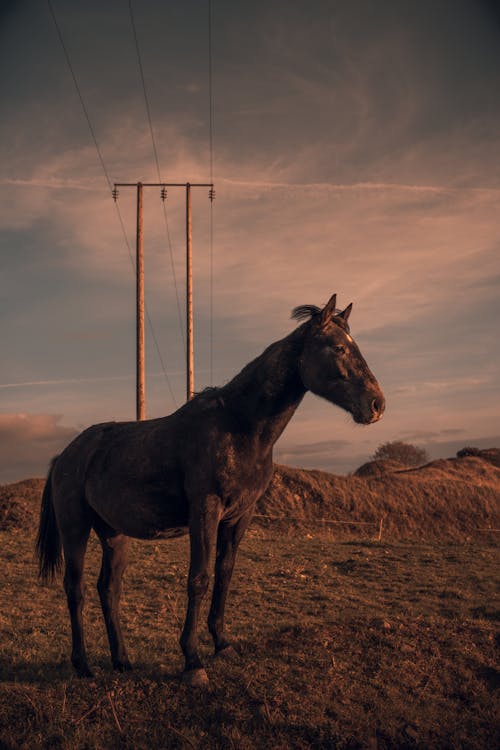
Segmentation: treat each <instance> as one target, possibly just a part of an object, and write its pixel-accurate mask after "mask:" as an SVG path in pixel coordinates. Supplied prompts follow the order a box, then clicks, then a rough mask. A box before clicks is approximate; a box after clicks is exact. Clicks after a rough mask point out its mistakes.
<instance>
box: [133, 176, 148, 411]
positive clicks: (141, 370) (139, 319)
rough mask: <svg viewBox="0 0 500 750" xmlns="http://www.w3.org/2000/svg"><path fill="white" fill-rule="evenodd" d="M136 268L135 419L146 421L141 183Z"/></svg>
mask: <svg viewBox="0 0 500 750" xmlns="http://www.w3.org/2000/svg"><path fill="white" fill-rule="evenodd" d="M135 250H136V253H135V267H136V304H137V313H136V346H137V376H136V419H137V420H138V421H140V420H142V419H146V382H145V372H146V369H145V364H144V341H145V337H144V240H143V231H142V183H141V182H138V183H137V236H136V246H135Z"/></svg>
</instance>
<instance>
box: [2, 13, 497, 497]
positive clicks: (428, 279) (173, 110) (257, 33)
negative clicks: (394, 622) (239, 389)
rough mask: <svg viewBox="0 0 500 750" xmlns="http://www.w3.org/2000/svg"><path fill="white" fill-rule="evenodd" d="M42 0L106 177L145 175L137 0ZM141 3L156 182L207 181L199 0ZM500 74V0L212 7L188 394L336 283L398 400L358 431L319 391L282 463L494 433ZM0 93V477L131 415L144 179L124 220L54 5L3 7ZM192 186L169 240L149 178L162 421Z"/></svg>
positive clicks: (389, 393) (342, 468)
mask: <svg viewBox="0 0 500 750" xmlns="http://www.w3.org/2000/svg"><path fill="white" fill-rule="evenodd" d="M52 7H53V10H54V12H55V15H56V18H57V22H58V24H59V28H60V31H61V34H62V37H63V40H64V44H65V46H66V50H67V52H68V55H69V58H70V61H71V65H72V68H73V71H74V74H75V77H76V80H77V83H78V86H79V89H80V92H81V96H82V98H83V101H84V103H85V107H86V110H87V113H88V116H89V119H90V122H91V125H92V129H93V133H94V135H95V138H96V140H97V143H98V145H99V149H100V152H101V155H102V158H103V161H104V166H105V169H106V172H107V173H108V176H109V178H110V181H111V182H112V183H114V182H137V181H138V180H141V181H143V182H156V181H157V180H158V172H157V168H156V163H155V159H154V151H153V146H152V139H151V133H150V129H149V125H148V119H147V110H146V106H145V100H144V94H143V89H142V85H141V77H140V69H139V66H138V60H137V51H136V46H135V42H134V35H133V29H132V25H131V18H130V12H129V3H128V1H127V0H107V2H106V3H101V2H97V1H96V0H87V2H85V3H82V2H78V1H77V0H65V1H64V2H63V1H62V0H52ZM132 10H133V15H134V20H135V26H136V32H137V39H138V44H139V50H140V55H141V63H142V69H143V74H144V79H145V82H146V89H147V93H148V103H149V108H150V115H151V123H152V128H153V134H154V138H155V145H156V149H157V155H158V162H159V166H160V174H161V179H162V180H163V181H165V182H182V183H184V182H187V181H189V182H208V181H209V180H210V98H209V74H208V71H209V55H208V3H207V2H206V1H204V2H202V1H201V0H198V1H195V0H188V1H187V2H183V3H180V2H173V0H170V1H164V2H160V0H142V1H141V2H140V3H139V2H138V0H133V2H132ZM499 90H500V16H499V14H498V12H497V11H496V6H495V3H494V2H486V0H485V1H481V0H439V2H434V3H430V2H429V3H416V2H413V1H412V2H409V1H407V0H384V2H382V3H374V2H371V1H370V2H368V1H366V2H365V1H363V0H352V1H351V2H349V3H347V2H341V1H340V0H328V1H327V0H315V2H310V3H303V2H298V0H286V2H285V1H282V0H266V2H264V1H263V0H256V2H253V3H235V2H233V1H231V0H213V2H212V92H213V97H212V106H213V109H212V111H213V120H212V124H213V150H212V156H213V180H214V183H215V187H216V200H215V201H214V204H213V207H212V222H213V224H212V226H213V261H212V265H211V264H210V242H209V237H210V231H209V226H210V202H209V200H208V196H207V192H206V190H205V189H204V188H203V189H202V188H199V189H193V251H194V304H195V321H194V324H195V387H196V389H197V390H201V389H202V388H204V387H205V386H207V385H211V384H212V385H222V384H224V383H225V382H228V380H230V379H231V377H232V376H233V375H235V374H236V373H237V372H238V371H239V370H240V369H241V368H242V367H243V366H244V365H245V364H246V363H247V362H249V361H250V360H251V359H253V358H254V357H256V356H258V355H259V354H260V353H261V352H262V351H263V350H264V348H265V347H266V346H267V345H268V344H270V343H271V342H272V341H275V340H278V339H280V338H282V337H284V336H285V335H287V334H288V333H289V332H290V331H291V330H292V328H293V327H294V325H295V324H294V322H293V321H291V320H290V312H291V309H292V308H293V307H295V306H296V305H300V304H317V305H320V304H324V303H326V302H327V300H328V299H329V297H330V296H331V294H332V293H333V292H336V293H337V295H338V301H339V304H340V306H342V307H345V306H346V305H347V304H348V303H350V302H353V304H354V307H353V313H352V316H351V319H350V323H351V331H352V334H353V336H354V338H355V340H356V341H357V343H358V345H359V347H360V349H361V351H362V353H363V355H364V356H365V358H366V360H367V361H368V363H369V365H370V367H371V369H372V370H373V372H374V373H375V375H376V377H377V379H378V380H379V382H380V384H381V386H382V388H383V390H384V393H385V396H386V402H387V406H386V413H385V415H384V417H383V419H382V420H381V421H380V422H379V423H377V424H375V425H370V426H368V427H361V426H359V425H355V424H354V422H353V421H352V419H351V418H350V417H349V415H347V414H346V413H344V412H342V411H341V410H340V409H338V408H337V407H334V406H332V405H331V404H329V403H327V402H325V401H322V400H320V399H318V398H316V397H314V396H312V395H310V394H308V395H307V396H306V398H305V400H304V402H303V404H302V405H301V406H300V408H299V410H298V411H297V413H296V415H295V417H294V419H293V420H292V422H291V423H290V425H289V426H288V428H287V429H286V431H285V432H284V434H283V436H282V438H281V439H280V440H279V442H278V444H277V446H276V451H275V459H276V460H277V461H279V462H281V463H287V464H290V465H295V466H303V467H306V468H320V469H325V470H328V471H333V472H336V473H346V472H350V471H352V470H354V469H355V468H356V467H357V466H359V465H360V464H362V463H363V462H365V461H366V460H368V459H369V457H370V456H371V455H372V454H373V452H374V451H375V450H376V448H377V447H378V446H379V445H380V444H381V443H384V442H387V441H392V440H404V441H407V442H412V443H414V444H416V445H419V446H423V447H424V448H426V449H427V451H428V452H429V454H430V456H431V457H439V456H443V457H445V456H452V455H454V453H455V452H456V450H457V449H459V448H461V447H463V446H465V445H476V446H479V447H488V446H494V445H497V446H498V445H500V398H499V396H500V386H499V380H500V378H499V370H500V351H499V346H498V326H499V317H500V316H499V312H500V294H499V291H500V252H499V250H500V233H499V222H498V215H499V205H500V204H499V201H500V175H499V171H498V164H500V97H499V96H498V91H499ZM0 96H1V101H2V102H3V107H2V116H1V118H0V151H1V158H0V193H1V200H0V255H1V264H2V266H1V274H0V304H1V315H0V326H1V328H2V333H1V341H2V356H1V360H0V482H9V481H15V480H17V479H21V478H25V477H27V476H41V475H44V474H45V473H46V469H47V465H48V462H49V460H50V458H51V457H52V456H53V455H55V454H57V453H58V452H59V451H60V450H62V448H63V447H64V446H65V445H66V444H67V443H68V442H69V440H71V439H72V438H73V437H74V436H75V435H76V434H77V433H78V432H79V431H81V430H82V429H84V428H85V427H87V426H88V425H90V424H94V423H96V422H103V421H109V420H127V419H133V418H134V417H135V280H134V273H133V264H132V262H131V257H130V254H131V252H132V253H133V251H134V246H135V193H134V190H133V189H130V188H129V189H127V188H124V189H122V190H121V191H120V194H119V198H118V204H117V206H118V209H119V213H118V211H117V206H115V204H114V203H113V200H112V198H111V195H110V191H109V187H108V184H107V181H106V178H105V175H104V173H103V168H102V165H101V163H100V161H99V157H98V154H97V151H96V147H95V144H94V142H93V139H92V135H91V133H90V131H89V127H88V123H87V121H86V119H85V116H84V113H83V111H82V106H81V102H80V100H79V97H78V94H77V91H76V89H75V84H74V81H73V78H72V75H71V72H70V70H69V68H68V65H67V61H66V58H65V55H64V51H63V49H62V46H61V42H60V39H59V37H58V34H57V30H56V27H55V25H54V20H53V18H52V15H51V13H50V8H49V5H48V4H47V3H45V2H40V1H39V0H16V1H15V2H14V1H10V2H9V1H8V0H7V1H5V0H4V2H3V3H2V5H1V11H0ZM183 201H184V195H183V192H182V190H178V189H177V190H176V189H171V190H170V191H169V194H168V199H167V202H166V204H165V206H166V217H167V224H168V231H169V237H170V244H169V242H168V239H167V233H166V228H165V216H164V214H163V211H162V204H161V200H160V196H159V191H158V190H157V189H156V188H148V189H145V198H144V247H145V279H146V303H147V306H148V312H149V318H150V320H151V324H152V329H153V332H154V335H153V334H152V333H151V329H150V327H149V326H148V327H147V331H146V338H147V341H146V348H147V365H146V371H147V375H146V381H147V382H146V409H147V416H148V417H157V416H162V415H166V414H169V413H171V412H172V411H173V410H174V409H175V408H177V407H178V406H180V405H181V404H182V402H183V400H184V397H185V372H184V343H183V335H184V334H183V327H184V325H185V322H184V305H185V302H184V287H185V260H184V253H185V241H184V222H185V216H184V203H183ZM120 216H121V217H122V220H123V226H124V229H125V236H124V233H123V231H122V227H121V225H120V219H119V217H120ZM211 267H212V284H211V282H210V278H211V271H210V269H211ZM173 269H174V270H175V275H174V273H173ZM211 286H212V290H213V293H212V297H211V294H210V288H211ZM176 288H177V294H176ZM177 299H178V300H179V304H178V302H177ZM211 300H212V301H211ZM179 307H180V313H181V314H180V315H179ZM211 321H212V322H211ZM211 329H212V331H213V336H212V347H210V340H211V337H210V330H211ZM155 340H156V342H157V344H158V349H159V350H160V353H161V360H160V358H159V356H158V351H157V346H156V344H155ZM210 351H211V352H212V354H211V355H210ZM211 362H212V366H211V364H210V363H211ZM165 371H166V373H167V376H168V381H169V383H170V388H169V385H168V383H167V378H166V376H165Z"/></svg>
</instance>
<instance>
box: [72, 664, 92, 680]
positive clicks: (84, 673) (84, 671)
mask: <svg viewBox="0 0 500 750" xmlns="http://www.w3.org/2000/svg"><path fill="white" fill-rule="evenodd" d="M75 671H76V674H77V676H78V677H81V678H82V679H89V678H91V677H93V676H94V673H93V672H91V671H90V669H89V668H88V667H87V666H86V665H85V666H84V667H75Z"/></svg>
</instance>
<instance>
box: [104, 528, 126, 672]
mask: <svg viewBox="0 0 500 750" xmlns="http://www.w3.org/2000/svg"><path fill="white" fill-rule="evenodd" d="M96 531H97V534H98V536H99V540H100V542H101V546H102V565H101V572H100V574H99V580H98V582H97V591H98V592H99V598H100V600H101V607H102V613H103V616H104V623H105V625H106V631H107V633H108V640H109V648H110V651H111V660H112V663H113V668H114V669H116V670H118V671H119V672H126V671H128V670H129V669H132V666H131V664H130V661H129V658H128V655H127V650H126V648H125V643H124V640H123V635H122V630H121V625H120V615H119V605H120V596H121V590H122V577H123V573H124V571H125V568H126V567H127V563H128V557H129V549H130V539H129V538H128V537H126V536H124V535H123V534H117V533H115V532H114V533H112V534H110V533H105V532H104V530H103V529H102V528H96Z"/></svg>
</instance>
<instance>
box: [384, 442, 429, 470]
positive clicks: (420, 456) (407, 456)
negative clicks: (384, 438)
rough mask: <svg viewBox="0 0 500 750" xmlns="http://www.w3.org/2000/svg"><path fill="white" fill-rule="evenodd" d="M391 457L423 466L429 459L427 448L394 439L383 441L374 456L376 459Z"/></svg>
mask: <svg viewBox="0 0 500 750" xmlns="http://www.w3.org/2000/svg"><path fill="white" fill-rule="evenodd" d="M387 458H390V459H392V460H393V461H399V462H400V463H402V464H404V465H405V466H421V465H422V464H425V463H427V462H428V461H429V456H428V455H427V451H426V450H425V448H418V447H417V446H416V445H412V444H411V443H403V442H402V441H401V440H394V441H393V442H392V443H382V445H379V447H378V448H377V450H376V451H375V453H374V454H373V456H372V459H373V460H374V461H379V460H380V459H387Z"/></svg>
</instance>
